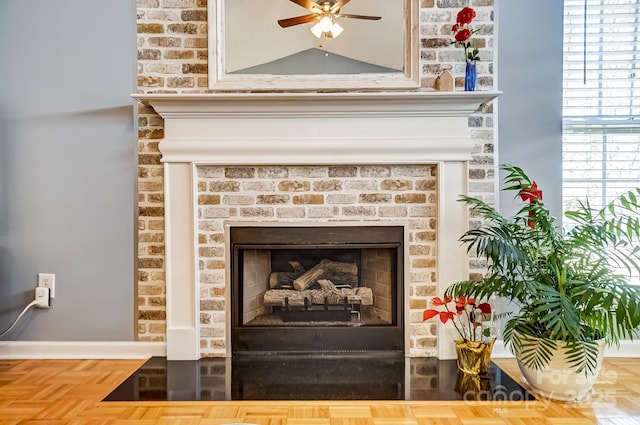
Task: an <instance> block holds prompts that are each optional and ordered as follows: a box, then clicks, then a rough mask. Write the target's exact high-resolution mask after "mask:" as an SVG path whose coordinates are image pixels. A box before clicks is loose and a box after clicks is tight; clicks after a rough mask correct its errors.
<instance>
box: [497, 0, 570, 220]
mask: <svg viewBox="0 0 640 425" xmlns="http://www.w3.org/2000/svg"><path fill="white" fill-rule="evenodd" d="M562 13H563V2H562V1H560V0H537V1H529V0H497V1H496V19H497V21H498V25H497V27H498V34H497V39H498V57H497V62H498V67H497V75H498V77H497V78H498V90H501V91H503V94H502V95H501V96H500V97H499V100H498V150H497V154H498V157H497V159H496V162H497V163H499V164H504V163H508V164H513V165H517V166H519V167H522V168H523V169H524V170H525V171H526V172H527V174H528V175H529V176H530V177H531V178H532V179H534V180H536V181H537V183H538V186H539V187H540V188H541V189H542V191H543V197H544V201H545V204H546V205H547V206H548V207H549V208H550V209H551V211H552V214H553V215H554V216H555V217H557V218H558V219H560V218H561V214H562ZM499 206H500V209H501V211H502V212H503V213H506V214H510V213H512V212H514V211H515V209H516V206H515V203H514V202H513V192H509V193H501V194H500V198H499Z"/></svg>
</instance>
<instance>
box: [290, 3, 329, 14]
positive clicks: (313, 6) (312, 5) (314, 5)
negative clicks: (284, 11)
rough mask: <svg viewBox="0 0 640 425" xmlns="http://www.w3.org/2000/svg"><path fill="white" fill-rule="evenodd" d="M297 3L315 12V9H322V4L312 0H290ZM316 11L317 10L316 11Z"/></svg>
mask: <svg viewBox="0 0 640 425" xmlns="http://www.w3.org/2000/svg"><path fill="white" fill-rule="evenodd" d="M290 1H292V2H294V3H295V4H297V5H298V6H302V7H304V8H305V9H307V10H311V11H313V12H315V11H316V10H319V11H320V12H321V11H322V6H321V5H319V4H318V3H316V2H315V1H312V0H290ZM316 13H317V12H316Z"/></svg>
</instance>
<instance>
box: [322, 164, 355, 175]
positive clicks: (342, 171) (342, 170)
mask: <svg viewBox="0 0 640 425" xmlns="http://www.w3.org/2000/svg"><path fill="white" fill-rule="evenodd" d="M328 174H329V177H356V176H357V175H358V167H350V166H341V167H329V169H328Z"/></svg>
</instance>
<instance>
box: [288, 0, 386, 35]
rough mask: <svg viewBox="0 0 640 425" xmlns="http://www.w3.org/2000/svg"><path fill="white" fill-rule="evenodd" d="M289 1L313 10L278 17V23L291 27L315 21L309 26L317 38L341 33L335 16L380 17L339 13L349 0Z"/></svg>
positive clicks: (341, 29) (377, 18)
mask: <svg viewBox="0 0 640 425" xmlns="http://www.w3.org/2000/svg"><path fill="white" fill-rule="evenodd" d="M290 1H291V2H293V3H295V4H297V5H298V6H302V7H304V8H305V9H307V10H309V11H311V12H313V13H310V14H307V15H302V16H296V17H293V18H287V19H280V20H279V21H278V24H279V25H280V26H281V27H282V28H288V27H292V26H294V25H300V24H306V23H310V22H316V24H315V25H314V26H313V27H311V32H312V33H313V34H314V35H315V36H316V37H318V38H320V37H321V36H322V35H325V36H326V37H329V38H335V37H337V36H338V35H340V33H342V31H343V28H342V27H341V26H340V25H338V23H337V22H336V21H335V19H336V18H352V19H368V20H371V21H377V20H379V19H382V17H381V16H367V15H352V14H348V13H340V9H342V7H344V5H345V4H347V3H349V1H350V0H323V1H321V2H319V3H317V2H315V1H313V0H290Z"/></svg>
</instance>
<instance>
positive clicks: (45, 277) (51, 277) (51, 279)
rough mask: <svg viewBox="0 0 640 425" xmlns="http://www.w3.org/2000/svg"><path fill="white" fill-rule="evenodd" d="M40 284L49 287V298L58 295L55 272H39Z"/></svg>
mask: <svg viewBox="0 0 640 425" xmlns="http://www.w3.org/2000/svg"><path fill="white" fill-rule="evenodd" d="M38 286H41V287H43V288H47V289H49V298H55V297H56V275H55V274H54V273H38Z"/></svg>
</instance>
